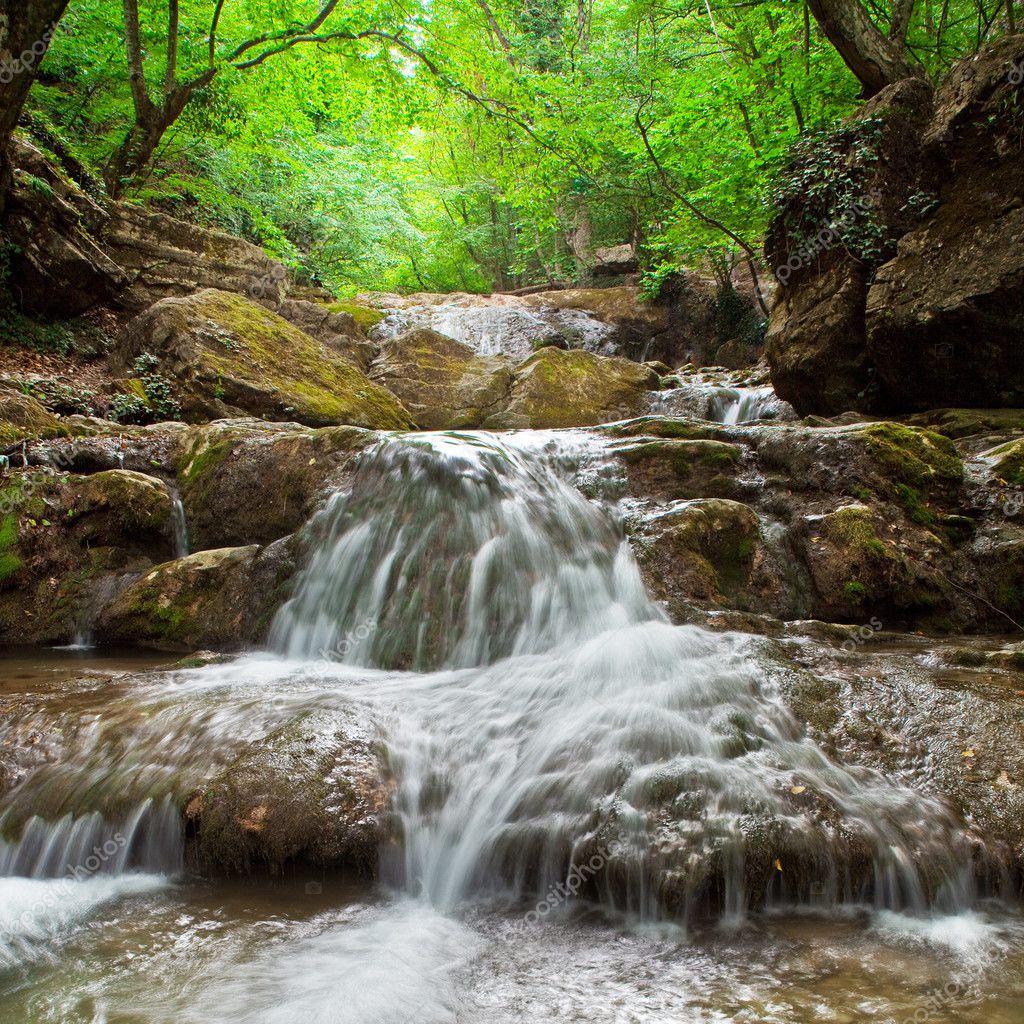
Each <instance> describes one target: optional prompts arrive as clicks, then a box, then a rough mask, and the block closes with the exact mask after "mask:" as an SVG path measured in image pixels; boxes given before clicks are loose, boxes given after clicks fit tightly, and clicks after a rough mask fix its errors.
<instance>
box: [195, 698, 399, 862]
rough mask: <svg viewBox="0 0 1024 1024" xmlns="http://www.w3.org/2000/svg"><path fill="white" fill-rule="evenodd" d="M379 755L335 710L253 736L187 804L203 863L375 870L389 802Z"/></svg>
mask: <svg viewBox="0 0 1024 1024" xmlns="http://www.w3.org/2000/svg"><path fill="white" fill-rule="evenodd" d="M378 755H379V752H378V750H377V749H376V746H375V745H374V744H373V743H372V741H371V739H370V736H369V733H368V732H367V731H365V730H363V729H362V728H360V726H359V723H358V722H357V721H356V719H355V717H354V715H353V714H352V713H348V712H345V711H336V710H318V711H313V712H304V713H301V714H299V715H298V716H296V717H294V718H292V719H291V720H290V721H288V722H287V723H286V724H284V725H282V726H281V727H280V728H278V729H277V730H276V731H275V732H273V733H272V734H271V735H270V736H268V737H266V738H264V739H261V740H259V741H258V742H256V743H253V744H251V745H250V746H249V747H248V748H247V749H246V750H245V751H243V752H242V754H241V755H240V756H239V757H238V758H237V759H236V760H235V761H234V762H233V763H232V764H231V765H229V766H228V767H227V768H226V769H225V770H224V771H223V772H222V773H221V774H220V775H219V776H218V777H216V778H214V779H212V780H211V781H210V782H209V783H208V784H206V785H204V787H203V788H202V790H200V791H199V792H198V793H196V794H194V795H193V797H192V799H190V800H189V801H188V802H187V803H186V815H187V817H188V818H189V819H190V821H191V824H192V827H193V829H194V831H195V833H196V835H197V840H198V843H197V845H198V850H199V857H200V862H201V866H202V868H203V869H204V870H205V871H212V872H215V873H218V874H250V873H253V872H256V871H269V872H271V873H273V874H276V873H278V872H280V871H281V869H282V868H283V867H284V866H285V865H287V864H290V863H294V862H303V863H307V864H314V865H317V866H320V867H349V868H356V869H357V870H360V871H363V872H365V873H367V874H372V873H374V872H375V870H376V864H377V853H378V849H379V847H380V844H381V842H382V841H383V839H384V838H385V827H384V823H385V821H386V819H387V811H388V808H389V805H390V795H389V792H388V789H387V786H386V785H385V782H384V776H383V769H382V764H381V759H380V757H379V756H378Z"/></svg>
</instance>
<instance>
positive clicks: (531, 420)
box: [484, 348, 658, 430]
mask: <svg viewBox="0 0 1024 1024" xmlns="http://www.w3.org/2000/svg"><path fill="white" fill-rule="evenodd" d="M657 387H658V375H657V373H655V372H654V370H652V369H651V368H650V367H648V366H644V365H642V364H639V363H634V362H631V361H630V360H627V359H617V358H610V357H601V356H597V355H594V354H593V353H590V352H582V351H579V350H574V351H569V352H564V351H562V350H561V349H557V348H544V349H541V350H540V351H539V352H537V353H536V355H534V356H531V357H530V358H529V359H527V360H525V361H524V362H522V363H520V364H519V366H517V367H516V370H515V380H514V382H513V384H512V394H511V400H510V402H509V405H508V407H507V408H506V409H505V410H504V411H502V412H499V413H496V414H495V415H493V416H490V417H488V419H487V420H486V421H485V423H484V426H485V427H487V428H489V429H495V430H507V429H513V428H516V427H534V428H546V427H586V426H591V425H593V424H597V423H607V422H608V421H609V420H616V419H627V418H628V417H630V416H635V415H637V413H639V412H640V411H641V410H642V407H643V405H644V398H645V395H646V392H647V391H648V390H651V389H654V388H657Z"/></svg>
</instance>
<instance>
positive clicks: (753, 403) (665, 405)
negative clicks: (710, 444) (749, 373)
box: [651, 379, 797, 425]
mask: <svg viewBox="0 0 1024 1024" xmlns="http://www.w3.org/2000/svg"><path fill="white" fill-rule="evenodd" d="M651 413H652V414H653V415H655V416H689V417H692V418H694V419H703V420H710V421H711V422H712V423H725V424H730V425H735V424H738V423H754V422H756V421H757V420H774V421H776V422H780V421H786V420H795V419H797V415H796V412H795V411H794V409H793V407H792V406H791V405H790V404H789V403H788V402H784V401H783V400H782V399H781V398H779V396H778V395H776V394H775V391H774V390H773V389H772V388H770V387H756V388H752V387H723V386H722V385H721V384H716V383H714V382H713V381H704V380H700V379H696V380H692V381H687V382H686V383H685V384H683V385H682V386H681V387H677V388H670V389H669V390H667V391H657V392H654V393H652V395H651Z"/></svg>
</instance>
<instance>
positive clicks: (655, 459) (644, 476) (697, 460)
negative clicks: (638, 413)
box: [615, 439, 743, 501]
mask: <svg viewBox="0 0 1024 1024" xmlns="http://www.w3.org/2000/svg"><path fill="white" fill-rule="evenodd" d="M615 450H616V452H617V454H618V456H619V458H620V459H622V461H623V462H625V464H626V467H627V474H628V476H629V478H630V483H631V488H632V490H633V492H634V493H640V494H644V495H653V496H658V497H660V498H663V499H667V500H670V501H675V500H678V499H683V498H729V497H735V496H736V495H737V494H738V493H739V490H740V488H739V485H738V483H737V481H736V474H737V470H738V469H739V467H740V465H741V464H742V461H743V453H742V450H741V449H740V448H739V447H738V446H737V445H734V444H728V443H727V442H724V441H710V440H676V439H672V440H657V441H645V440H639V441H635V442H627V443H624V444H621V445H619V446H617V448H616V449H615Z"/></svg>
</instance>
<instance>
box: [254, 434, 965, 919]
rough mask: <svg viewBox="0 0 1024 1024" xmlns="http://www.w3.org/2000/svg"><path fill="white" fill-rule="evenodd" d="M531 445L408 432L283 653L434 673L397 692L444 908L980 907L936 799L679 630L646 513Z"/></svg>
mask: <svg viewBox="0 0 1024 1024" xmlns="http://www.w3.org/2000/svg"><path fill="white" fill-rule="evenodd" d="M565 444H566V442H564V441H562V442H559V441H557V440H555V439H554V438H553V437H545V436H544V435H537V434H525V435H520V436H518V437H517V436H513V437H512V438H510V439H506V440H500V439H499V438H497V437H492V436H487V435H466V436H453V435H442V436H437V435H435V436H428V435H423V436H421V437H420V438H419V439H409V440H402V441H397V442H396V441H388V442H385V443H383V444H382V445H381V446H380V447H379V448H378V449H377V450H376V451H374V452H372V453H371V454H370V455H369V456H368V457H367V459H366V461H365V463H364V465H363V467H362V470H361V472H360V473H359V474H358V476H357V479H356V482H355V484H354V487H353V488H352V490H351V492H350V493H346V494H339V495H337V496H336V497H335V499H334V500H333V501H332V503H331V504H330V506H329V507H328V508H327V510H326V511H325V512H324V514H323V515H322V517H321V519H320V521H319V522H318V523H317V524H316V525H317V530H318V538H317V541H316V546H315V549H314V553H313V556H312V559H311V561H310V563H309V565H308V567H307V568H306V570H305V572H304V573H303V574H302V576H301V577H300V580H299V584H298V588H297V591H296V594H295V597H294V598H293V600H292V601H290V602H289V603H288V604H287V605H286V606H285V607H284V608H283V609H282V611H281V613H280V614H279V615H278V618H277V620H276V622H275V625H274V629H273V633H272V642H273V643H274V644H275V646H277V648H278V649H279V650H280V651H281V652H282V653H283V654H285V655H286V656H288V657H289V658H291V659H316V658H321V659H323V658H327V659H332V658H336V659H337V660H340V661H342V662H346V663H348V664H350V665H363V666H367V667H373V668H381V669H406V670H412V671H413V672H415V673H416V674H415V675H407V676H402V677H400V678H398V679H397V680H394V681H392V682H391V683H389V684H386V685H385V686H384V687H382V689H383V690H384V691H386V692H387V694H388V697H390V699H391V700H392V701H393V702H394V707H395V711H394V714H393V717H392V719H391V723H390V726H389V731H388V733H387V737H386V739H387V744H388V747H389V752H390V759H391V767H392V770H393V771H394V774H395V776H396V779H397V791H396V794H395V803H394V809H395V814H396V817H397V819H398V825H399V830H400V838H401V844H400V849H401V851H402V856H401V858H400V859H401V864H397V865H392V866H391V867H392V870H393V878H394V879H395V880H396V882H397V883H398V884H400V885H401V886H402V887H404V888H405V889H407V890H409V891H413V892H416V893H420V894H422V895H423V896H425V897H426V898H427V899H428V900H429V901H430V902H431V903H432V904H433V905H435V906H440V907H442V908H450V907H452V906H455V905H456V904H458V903H459V901H461V900H465V899H467V898H470V897H472V896H474V895H477V894H479V893H480V892H483V891H490V892H503V893H507V894H509V895H512V896H514V897H524V896H528V895H531V894H536V893H540V894H543V893H547V892H549V891H551V889H552V887H556V886H557V885H558V883H559V881H560V880H562V879H564V878H565V877H566V876H567V873H568V872H571V871H573V869H574V868H578V867H579V865H580V864H583V863H587V864H593V863H598V862H599V863H600V870H599V871H598V870H597V869H594V870H592V871H591V872H590V876H593V877H588V878H587V880H586V881H587V882H588V889H589V890H590V891H591V892H592V893H594V894H596V895H599V896H600V897H601V898H602V899H603V900H605V901H606V902H608V903H610V904H613V905H617V906H620V907H622V908H623V909H626V910H629V911H634V912H637V913H640V914H642V915H648V916H654V915H658V914H660V913H663V912H666V911H667V912H669V913H670V914H673V915H681V916H683V917H689V916H691V915H692V914H693V913H695V912H699V911H708V910H710V911H711V912H712V913H716V914H719V913H725V914H727V915H730V916H734V917H735V916H740V915H742V914H743V913H744V912H745V911H746V910H747V908H748V907H749V906H751V905H762V904H764V903H769V904H770V903H772V902H806V903H815V902H817V903H818V904H823V905H835V904H837V903H840V902H850V901H867V902H872V903H874V904H876V905H877V906H879V907H888V908H892V909H903V908H910V909H913V910H915V911H920V912H923V911H925V910H926V909H928V908H929V907H933V906H940V907H943V908H945V909H955V908H957V907H960V906H963V905H964V903H965V901H966V900H967V899H969V897H970V888H971V884H970V878H971V867H970V855H969V850H968V847H967V843H966V841H965V839H964V838H963V836H962V835H961V833H960V830H959V829H958V828H957V826H956V825H955V823H954V822H953V820H952V818H951V817H950V815H949V814H948V813H947V812H946V811H945V810H944V809H943V808H942V807H941V806H940V805H939V804H937V803H936V802H934V801H931V800H928V799H926V798H923V797H921V796H920V795H918V794H916V793H914V792H911V791H910V790H908V789H905V788H903V787H901V786H900V785H898V784H897V783H894V782H892V781H890V780H887V779H885V778H883V777H881V776H879V775H876V774H873V773H871V772H868V771H858V770H853V769H847V768H844V767H842V766H841V765H838V764H836V763H834V762H832V761H831V760H830V759H829V758H828V757H827V756H826V755H825V754H824V753H823V752H822V751H821V750H820V749H819V748H818V747H817V746H816V745H815V744H814V743H813V742H812V741H811V740H810V739H808V738H807V737H806V736H805V735H804V734H803V733H802V731H801V730H800V729H799V728H798V726H797V724H796V723H795V721H794V720H793V719H792V718H791V717H790V715H789V713H788V712H787V711H786V709H785V707H784V705H783V704H782V702H781V701H780V700H779V699H778V697H777V695H776V694H775V690H774V686H773V684H772V681H771V679H770V678H769V677H768V676H767V675H766V673H765V672H764V670H763V669H761V668H759V666H758V661H757V660H756V659H755V657H753V652H752V651H751V650H750V649H749V647H748V643H747V642H746V641H744V640H741V639H739V638H737V637H723V636H719V635H713V634H709V633H707V632H704V631H702V630H699V629H696V628H690V627H674V626H672V625H670V624H669V623H668V621H667V620H666V618H665V616H664V614H663V612H662V611H661V609H660V608H659V607H658V606H656V605H655V604H653V603H652V602H651V601H650V600H649V599H648V597H647V595H646V591H645V588H644V585H643V582H642V580H641V577H640V573H639V570H638V568H637V565H636V563H635V561H634V559H633V556H632V554H631V552H630V548H629V546H628V543H627V541H626V538H625V536H624V532H623V529H622V526H621V524H620V523H619V522H618V521H617V520H616V518H615V516H614V515H613V513H612V511H611V510H610V509H609V507H608V506H607V504H605V503H602V502H601V501H599V500H595V499H592V498H588V497H586V496H584V494H583V493H581V490H580V489H578V487H577V486H575V481H574V480H573V475H574V474H578V473H583V474H584V475H586V474H587V471H588V470H589V471H590V478H591V480H590V482H591V485H592V486H593V484H594V481H595V480H596V481H600V480H601V479H602V472H601V470H602V467H601V466H600V465H599V464H597V465H595V464H594V460H595V459H596V455H595V453H594V451H593V450H591V449H588V448H587V444H586V441H585V440H584V439H582V438H581V439H577V441H576V445H577V449H576V451H572V450H571V449H567V448H566V447H565Z"/></svg>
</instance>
